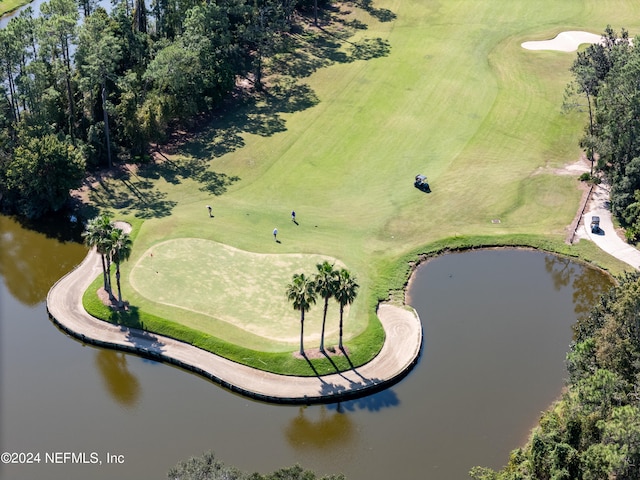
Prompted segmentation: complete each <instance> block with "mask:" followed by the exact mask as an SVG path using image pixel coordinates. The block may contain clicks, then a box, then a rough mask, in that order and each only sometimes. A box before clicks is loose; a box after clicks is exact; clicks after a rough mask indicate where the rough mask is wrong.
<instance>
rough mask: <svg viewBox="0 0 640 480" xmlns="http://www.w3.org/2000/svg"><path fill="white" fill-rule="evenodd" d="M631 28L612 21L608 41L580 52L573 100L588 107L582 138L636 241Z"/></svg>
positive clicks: (638, 177) (638, 179) (637, 154)
mask: <svg viewBox="0 0 640 480" xmlns="http://www.w3.org/2000/svg"><path fill="white" fill-rule="evenodd" d="M638 43H639V38H636V39H635V41H632V40H631V39H630V38H629V33H628V32H627V31H626V30H624V29H623V30H622V31H621V32H620V33H617V32H616V31H614V30H613V29H612V28H611V27H607V28H606V30H605V32H604V34H603V35H602V42H601V43H596V44H593V45H590V46H589V47H588V48H587V49H586V50H585V51H583V52H579V53H578V54H577V57H576V59H575V61H574V63H573V66H572V67H571V72H572V73H573V81H572V82H571V84H570V85H569V86H568V88H567V94H568V95H567V100H568V101H567V102H566V103H567V104H568V105H573V106H580V107H585V108H586V110H587V111H588V113H589V123H588V124H587V126H586V128H585V133H584V135H583V137H582V140H581V146H582V147H583V148H584V149H585V150H586V152H587V157H588V158H589V159H590V160H591V161H592V162H594V165H595V167H596V170H598V171H600V172H602V174H603V175H604V176H605V178H606V180H607V181H608V182H609V183H610V184H611V209H612V211H613V213H614V215H615V216H616V218H617V219H618V220H619V221H620V223H621V225H622V226H623V227H625V228H626V235H627V238H628V240H630V241H634V242H635V241H638V240H640V83H639V82H638V78H640V50H639V49H638V48H635V47H634V45H638Z"/></svg>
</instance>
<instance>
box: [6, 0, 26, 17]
mask: <svg viewBox="0 0 640 480" xmlns="http://www.w3.org/2000/svg"><path fill="white" fill-rule="evenodd" d="M27 3H29V1H28V0H2V1H1V2H0V16H4V15H6V14H7V13H11V12H13V11H14V10H16V9H18V8H20V7H21V6H23V5H26V4H27Z"/></svg>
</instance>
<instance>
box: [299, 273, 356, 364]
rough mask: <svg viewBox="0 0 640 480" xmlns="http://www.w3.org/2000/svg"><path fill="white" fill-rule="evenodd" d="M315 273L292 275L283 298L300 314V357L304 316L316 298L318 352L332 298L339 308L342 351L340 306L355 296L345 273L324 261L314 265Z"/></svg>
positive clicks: (302, 346)
mask: <svg viewBox="0 0 640 480" xmlns="http://www.w3.org/2000/svg"><path fill="white" fill-rule="evenodd" d="M316 268H317V270H318V271H317V272H316V274H315V276H314V277H313V278H311V277H307V276H306V275H305V274H304V273H296V274H294V275H293V278H292V281H291V283H290V284H289V285H287V298H288V299H289V301H290V302H292V304H293V308H294V310H299V311H300V355H304V314H305V313H306V312H308V311H309V310H310V309H311V305H314V304H315V303H316V300H317V299H318V297H320V298H322V299H323V300H324V311H323V315H322V333H321V335H320V351H321V352H324V330H325V324H326V321H327V309H328V308H329V300H330V299H331V298H334V299H335V300H336V302H338V305H339V306H340V343H339V348H340V349H341V350H342V349H343V345H342V325H343V322H342V319H343V314H344V307H345V306H346V305H350V304H352V303H353V301H354V300H355V299H356V296H357V295H358V287H359V285H358V284H357V283H356V280H355V278H354V277H352V276H351V273H349V271H348V270H346V269H344V268H341V269H340V270H336V269H334V266H333V265H332V264H330V263H329V262H328V261H326V260H325V261H324V262H322V263H318V264H317V265H316Z"/></svg>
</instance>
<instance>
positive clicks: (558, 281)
mask: <svg viewBox="0 0 640 480" xmlns="http://www.w3.org/2000/svg"><path fill="white" fill-rule="evenodd" d="M544 263H545V269H546V270H547V272H549V274H551V278H552V279H553V286H554V287H555V289H556V290H560V289H561V288H563V287H567V286H571V288H572V289H573V293H572V297H573V311H574V312H575V313H576V316H577V322H578V323H579V322H580V321H581V320H582V319H584V318H585V317H586V316H587V315H588V314H589V312H590V311H591V309H592V308H593V307H594V306H595V305H596V303H597V302H598V300H599V299H600V296H601V295H602V294H603V293H605V292H606V291H607V290H609V288H611V286H612V283H611V282H610V281H607V279H606V277H605V275H604V274H603V273H602V272H600V271H598V270H596V269H595V268H589V267H587V266H581V265H578V264H577V263H575V262H573V261H571V259H569V258H564V257H558V256H556V255H546V256H545V258H544Z"/></svg>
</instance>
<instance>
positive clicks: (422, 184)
mask: <svg viewBox="0 0 640 480" xmlns="http://www.w3.org/2000/svg"><path fill="white" fill-rule="evenodd" d="M413 186H414V187H416V188H417V189H418V190H422V191H423V192H426V193H429V192H431V188H430V187H429V184H428V183H427V177H426V176H425V175H416V180H415V182H413Z"/></svg>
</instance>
